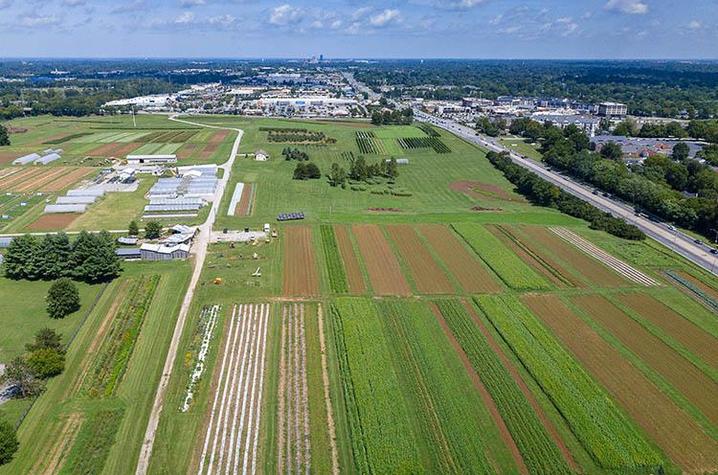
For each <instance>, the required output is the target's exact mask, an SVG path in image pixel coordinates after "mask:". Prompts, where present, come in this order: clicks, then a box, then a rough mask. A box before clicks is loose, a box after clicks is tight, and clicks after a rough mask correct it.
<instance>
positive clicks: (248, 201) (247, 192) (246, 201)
mask: <svg viewBox="0 0 718 475" xmlns="http://www.w3.org/2000/svg"><path fill="white" fill-rule="evenodd" d="M253 196H254V183H245V185H244V188H242V196H241V197H240V198H239V203H238V204H237V210H236V211H235V212H234V215H235V216H249V215H251V214H252V213H251V211H252V208H253V206H252V197H253Z"/></svg>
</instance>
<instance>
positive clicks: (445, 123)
mask: <svg viewBox="0 0 718 475" xmlns="http://www.w3.org/2000/svg"><path fill="white" fill-rule="evenodd" d="M414 117H415V118H416V119H417V120H421V121H425V122H431V123H433V124H435V125H437V126H439V127H441V128H443V129H445V130H447V131H449V132H451V133H453V134H455V135H458V136H459V137H461V138H463V139H465V140H467V141H469V142H472V143H475V144H477V145H479V146H481V147H483V148H488V149H489V150H493V151H495V152H509V154H510V156H511V159H512V160H513V161H514V163H516V164H518V165H521V166H522V167H524V168H528V169H529V170H531V171H532V172H534V173H536V174H537V175H539V176H541V177H542V178H544V179H545V180H548V181H550V182H551V183H553V184H555V185H557V186H559V187H561V188H562V189H563V190H565V191H567V192H569V193H571V194H573V195H575V196H578V197H579V198H581V199H583V200H584V201H588V202H589V203H591V204H593V205H594V206H596V207H597V208H599V209H602V210H604V211H606V212H609V213H611V214H612V215H614V216H617V217H620V218H623V219H625V220H626V221H628V222H630V223H632V224H635V225H636V226H637V227H638V228H639V229H641V231H643V232H644V233H646V235H647V236H649V237H650V238H652V239H655V240H656V241H658V242H659V243H661V244H663V245H664V246H666V247H668V248H669V249H671V250H673V251H675V252H677V253H678V254H680V255H682V256H683V257H685V258H686V259H688V260H690V261H692V262H694V263H695V264H697V265H699V266H701V267H703V268H704V269H706V270H707V271H709V272H712V273H713V274H715V275H718V262H717V261H718V256H716V255H712V254H710V252H709V249H708V247H707V246H705V245H699V244H696V243H695V242H694V241H693V238H691V237H690V236H688V235H686V234H684V233H681V232H680V231H676V230H672V229H670V227H669V226H668V225H667V224H665V223H659V222H655V221H651V220H650V219H647V218H644V217H642V216H636V214H635V210H634V209H633V207H632V206H629V205H627V204H625V203H622V202H620V201H617V200H615V199H612V198H608V197H605V196H603V195H600V194H598V195H595V194H593V189H592V188H591V187H588V186H586V185H583V184H580V183H577V182H575V181H573V180H571V179H568V178H566V177H565V176H563V175H560V174H558V173H556V172H554V171H551V170H549V169H547V168H546V167H545V166H544V165H542V164H540V163H537V162H535V161H533V160H530V159H528V158H526V157H524V156H522V155H519V154H517V153H516V152H514V151H513V150H510V149H508V148H506V147H504V146H503V145H501V144H500V143H499V142H498V141H497V140H496V139H493V138H491V137H485V136H482V135H477V134H476V132H475V131H474V130H473V129H470V128H468V127H464V126H462V125H460V124H457V123H456V122H454V121H451V120H447V119H440V118H438V117H434V116H432V115H429V114H426V113H423V112H421V111H414Z"/></svg>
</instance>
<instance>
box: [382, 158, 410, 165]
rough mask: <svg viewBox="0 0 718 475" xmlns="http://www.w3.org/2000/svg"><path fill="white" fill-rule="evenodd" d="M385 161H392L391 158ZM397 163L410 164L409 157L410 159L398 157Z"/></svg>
mask: <svg viewBox="0 0 718 475" xmlns="http://www.w3.org/2000/svg"><path fill="white" fill-rule="evenodd" d="M385 161H386V163H389V162H391V159H388V160H385ZM396 164H397V165H408V164H409V159H408V158H397V159H396Z"/></svg>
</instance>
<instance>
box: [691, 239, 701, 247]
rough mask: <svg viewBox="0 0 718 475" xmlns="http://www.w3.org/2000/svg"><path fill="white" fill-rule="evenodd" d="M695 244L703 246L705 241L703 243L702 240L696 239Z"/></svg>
mask: <svg viewBox="0 0 718 475" xmlns="http://www.w3.org/2000/svg"><path fill="white" fill-rule="evenodd" d="M693 242H694V243H696V244H698V245H699V246H702V245H703V241H701V240H700V239H694V240H693Z"/></svg>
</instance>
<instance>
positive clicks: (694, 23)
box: [688, 20, 703, 30]
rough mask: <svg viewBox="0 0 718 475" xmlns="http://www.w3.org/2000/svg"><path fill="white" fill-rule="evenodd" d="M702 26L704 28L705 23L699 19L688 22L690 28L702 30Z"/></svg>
mask: <svg viewBox="0 0 718 475" xmlns="http://www.w3.org/2000/svg"><path fill="white" fill-rule="evenodd" d="M701 28H703V23H701V22H699V21H698V20H693V21H691V22H690V23H688V29H689V30H700V29H701Z"/></svg>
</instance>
